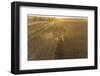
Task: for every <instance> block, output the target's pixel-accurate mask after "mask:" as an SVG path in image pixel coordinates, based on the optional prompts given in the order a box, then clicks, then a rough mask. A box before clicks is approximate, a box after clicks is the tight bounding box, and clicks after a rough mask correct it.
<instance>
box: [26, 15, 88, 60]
mask: <svg viewBox="0 0 100 76" xmlns="http://www.w3.org/2000/svg"><path fill="white" fill-rule="evenodd" d="M87 27H88V20H87V18H82V17H81V18H76V17H73V18H57V17H45V16H44V17H43V16H42V17H38V16H28V60H29V61H31V60H53V59H80V58H87V57H88V50H87V44H88V43H87V42H88V41H87V31H88V30H87V29H88V28H87Z"/></svg>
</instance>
